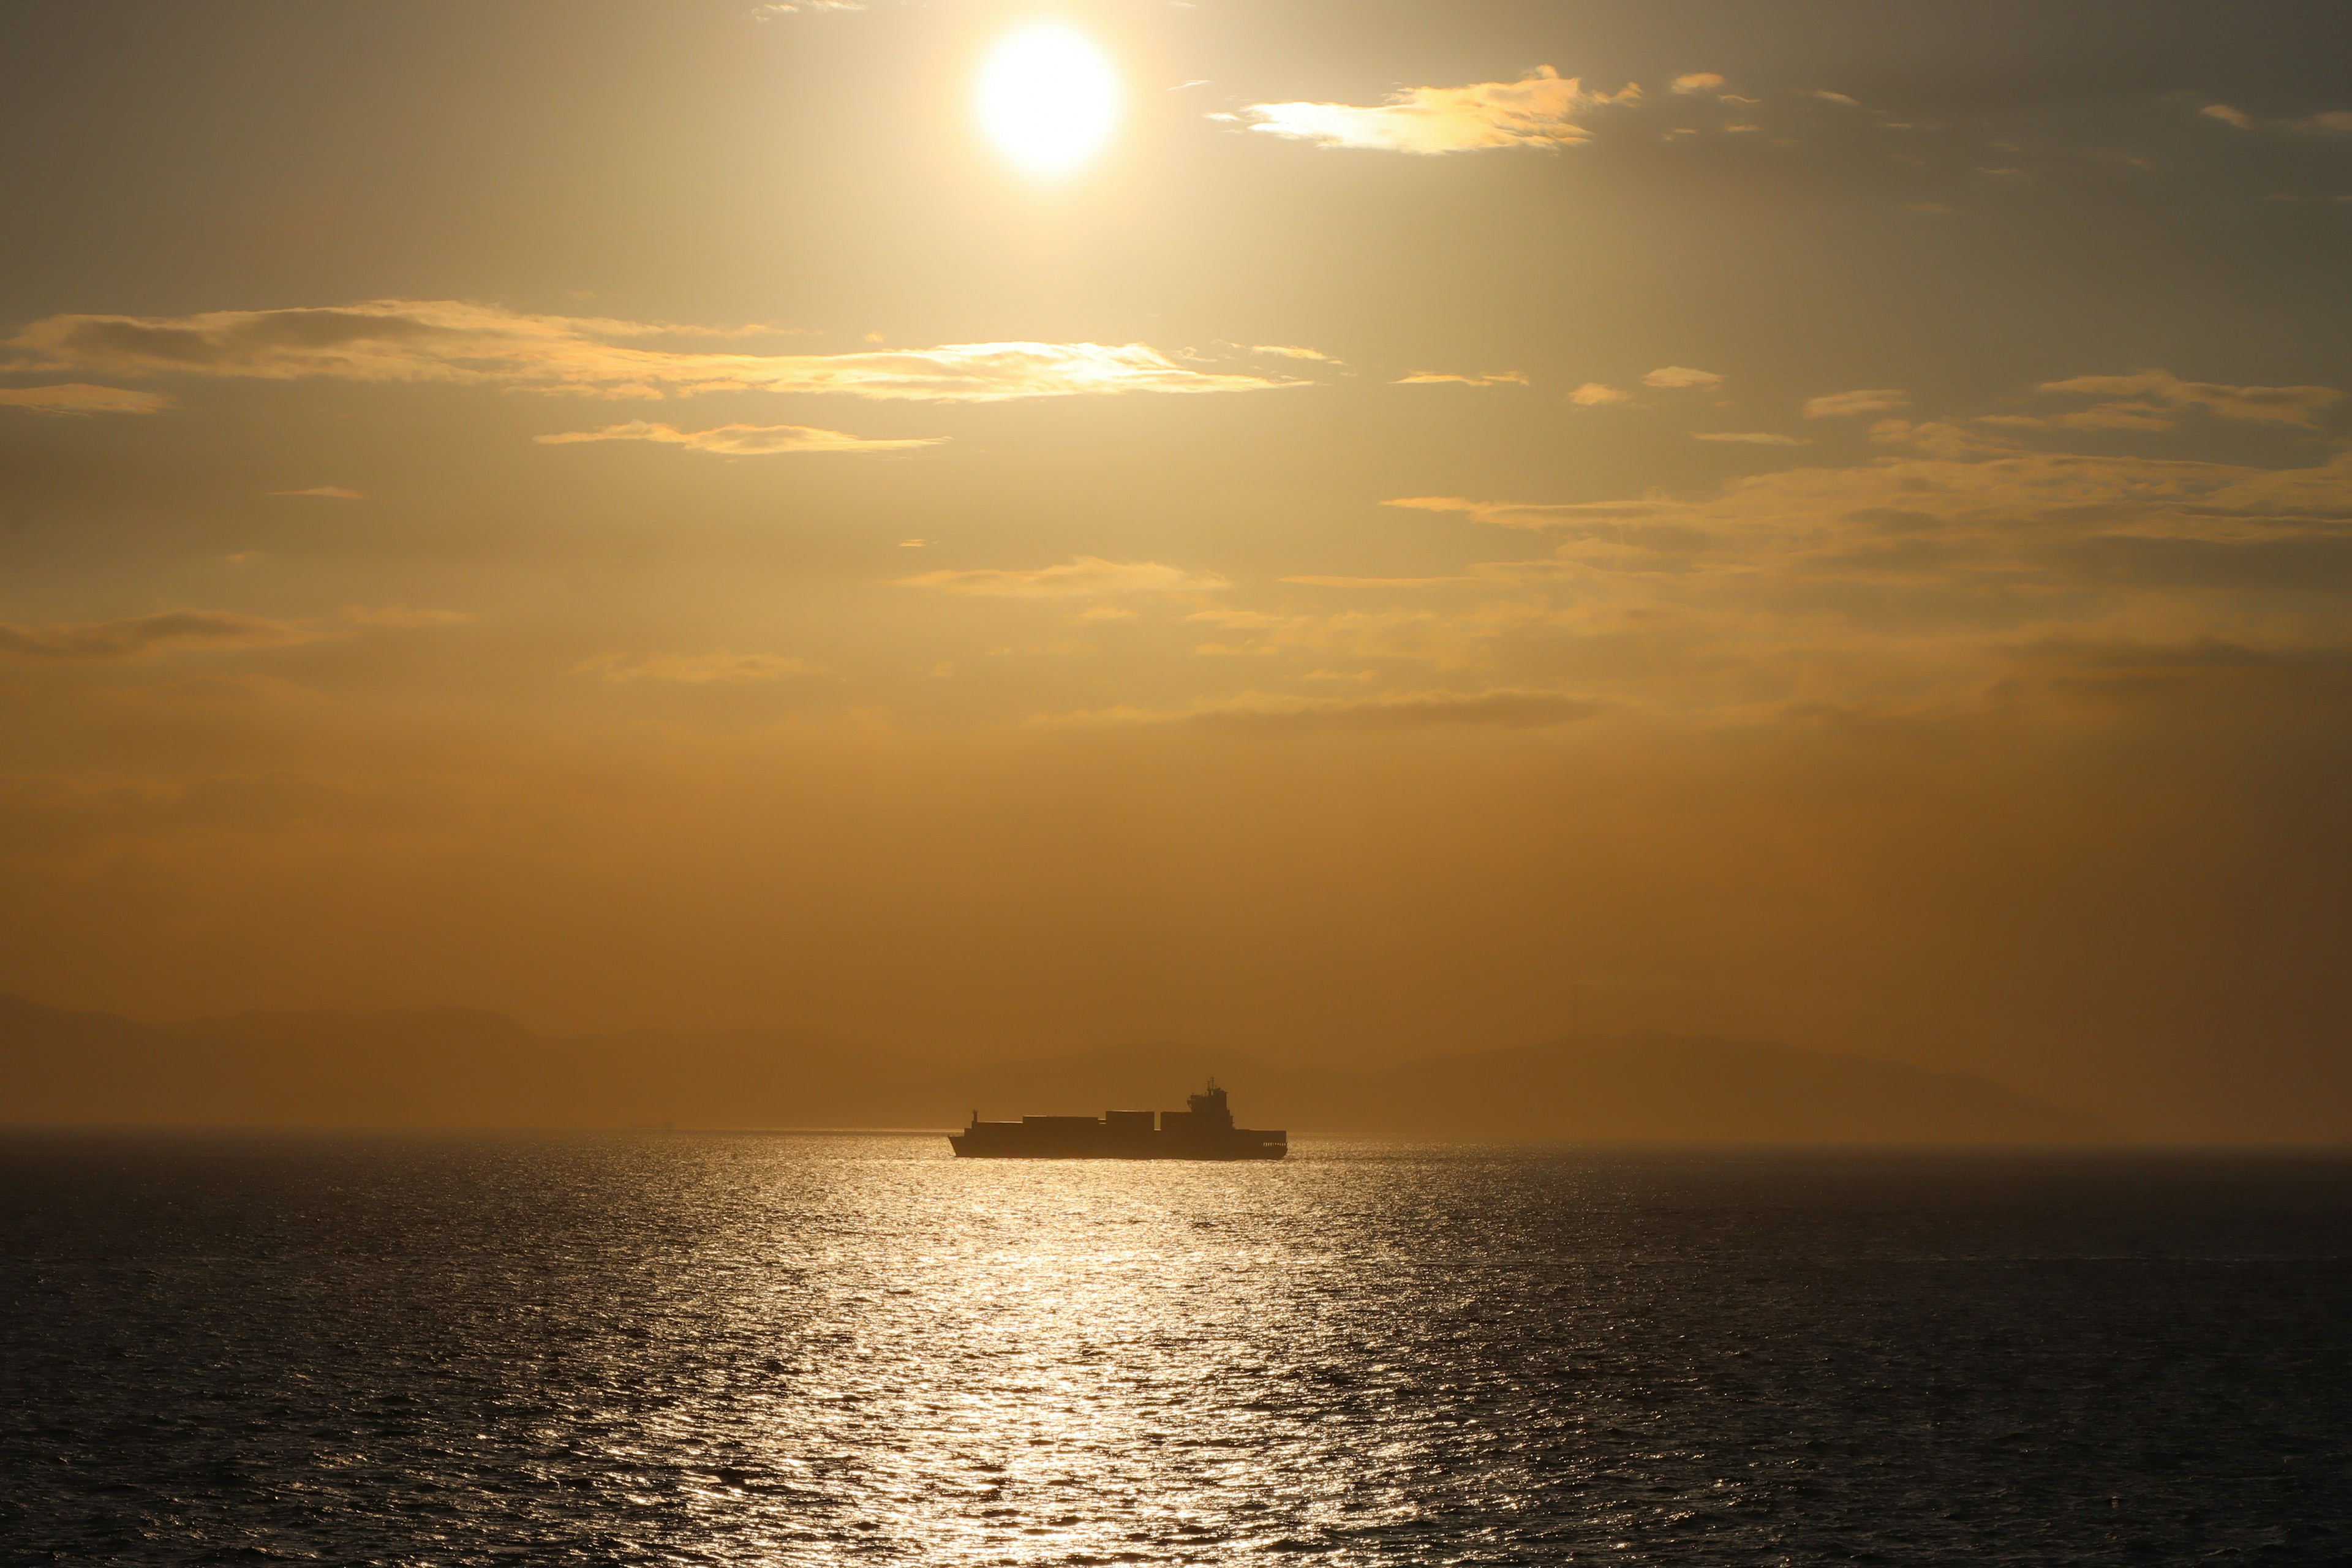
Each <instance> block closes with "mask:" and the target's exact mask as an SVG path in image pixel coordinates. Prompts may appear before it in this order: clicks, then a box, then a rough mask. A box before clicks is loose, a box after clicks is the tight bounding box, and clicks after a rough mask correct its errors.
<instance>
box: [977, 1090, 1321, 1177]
mask: <svg viewBox="0 0 2352 1568" xmlns="http://www.w3.org/2000/svg"><path fill="white" fill-rule="evenodd" d="M1185 1104H1186V1105H1187V1106H1188V1107H1189V1109H1187V1110H1161V1111H1150V1110H1106V1111H1104V1112H1103V1113H1102V1114H1101V1115H1100V1116H1024V1117H1023V1118H1022V1119H1021V1120H1020V1121H982V1120H981V1119H980V1112H979V1111H977V1110H975V1111H973V1112H972V1113H971V1125H970V1126H969V1127H966V1128H965V1129H964V1130H963V1131H961V1132H956V1133H951V1134H950V1135H949V1138H948V1142H950V1143H951V1144H953V1145H954V1146H955V1152H957V1153H958V1154H959V1155H961V1156H962V1157H964V1158H965V1159H972V1160H1279V1159H1281V1158H1282V1157H1283V1156H1284V1155H1285V1154H1287V1153H1288V1152H1290V1136H1289V1134H1288V1133H1286V1132H1267V1131H1257V1130H1255V1129H1252V1128H1247V1127H1236V1126H1234V1113H1233V1110H1232V1108H1231V1107H1230V1106H1228V1105H1227V1104H1226V1103H1225V1091H1224V1090H1223V1089H1219V1088H1218V1087H1217V1080H1216V1079H1210V1080H1209V1087H1208V1089H1207V1091H1206V1092H1205V1093H1202V1094H1195V1095H1192V1096H1191V1097H1189V1098H1188V1099H1187V1100H1185ZM1155 1121H1156V1123H1157V1125H1155V1124H1154V1123H1155Z"/></svg>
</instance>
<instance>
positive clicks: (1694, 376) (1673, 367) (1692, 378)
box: [1642, 364, 1723, 392]
mask: <svg viewBox="0 0 2352 1568" xmlns="http://www.w3.org/2000/svg"><path fill="white" fill-rule="evenodd" d="M1642 384H1643V386H1654V387H1656V388H1658V389H1659V390H1661V391H1669V392H1670V391H1674V390H1675V389H1677V388H1680V387H1686V386H1721V385H1722V384H1723V377H1721V376H1719V375H1717V374H1715V372H1713V371H1711V370H1693V369H1691V367H1690V366H1688V365H1686V364H1667V365H1660V366H1659V367H1658V368H1657V369H1655V370H1654V371H1652V372H1650V374H1647V375H1645V376H1643V378H1642Z"/></svg>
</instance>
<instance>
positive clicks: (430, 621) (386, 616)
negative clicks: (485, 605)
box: [343, 605, 481, 630]
mask: <svg viewBox="0 0 2352 1568" xmlns="http://www.w3.org/2000/svg"><path fill="white" fill-rule="evenodd" d="M480 618H481V617H480V616H475V615H472V614H469V613H468V612H467V611H464V610H418V609H411V608H409V607H408V606H407V605H378V606H375V607H373V608H371V607H369V606H368V605H344V606H343V619H345V620H347V621H355V622H357V623H358V624H359V625H361V626H388V627H396V628H400V629H403V630H422V629H424V628H425V627H429V626H471V625H472V624H473V623H474V622H476V621H477V620H479V619H480Z"/></svg>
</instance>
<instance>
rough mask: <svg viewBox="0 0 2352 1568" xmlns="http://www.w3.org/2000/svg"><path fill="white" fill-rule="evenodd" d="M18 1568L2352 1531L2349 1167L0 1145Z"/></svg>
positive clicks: (2181, 1542)
mask: <svg viewBox="0 0 2352 1568" xmlns="http://www.w3.org/2000/svg"><path fill="white" fill-rule="evenodd" d="M0 1405H5V1426H0V1540H5V1542H7V1551H8V1552H9V1554H10V1561H16V1562H47V1561H53V1560H54V1561H61V1562H70V1563H205V1562H218V1561H245V1560H270V1559H278V1558H285V1559H293V1560H303V1561H311V1562H320V1563H818V1562H838V1561H844V1560H855V1559H860V1558H863V1559H867V1560H872V1561H878V1562H892V1563H897V1562H907V1563H1118V1562H1136V1563H1261V1562H1283V1563H1291V1562H1316V1561H1326V1562H1335V1563H1440V1562H1478V1563H1565V1562H1603V1563H1652V1562H1654V1563H1734V1562H1737V1563H1752V1562H1765V1563H1777V1562H1792V1563H1814V1562H1826V1561H1878V1562H1889V1563H1927V1562H1950V1561H1956V1560H1959V1559H1961V1558H1966V1559H1968V1560H1969V1561H1971V1562H1980V1563H2158V1562H2164V1563H2177V1562H2182V1561H2186V1560H2189V1559H2191V1558H2198V1557H2204V1556H2222V1557H2233V1558H2236V1559H2238V1560H2241V1561H2252V1562H2261V1563H2321V1562H2341V1561H2345V1560H2347V1558H2352V1163H2346V1162H2344V1161H2340V1160H2339V1161H2326V1160H2312V1159H2303V1160H2297V1159H2252V1158H2224V1157H2198V1158H2186V1157H2183V1158H2165V1159H2154V1158H2144V1157H2117V1156H2105V1157H2090V1156H2007V1155H1999V1156H1996V1155H1964V1156H1955V1155H1878V1154H1871V1155H1856V1154H1838V1155H1824V1154H1807V1155H1790V1154H1770V1155H1741V1154H1680V1155H1665V1154H1658V1155H1636V1154H1624V1153H1596V1152H1561V1151H1534V1150H1524V1149H1520V1150H1513V1149H1476V1148H1468V1147H1459V1146H1457V1147H1450V1148H1449V1147H1435V1146H1413V1145H1404V1144H1344V1143H1319V1144H1318V1143H1302V1144H1301V1145H1299V1146H1298V1151H1297V1153H1295V1154H1294V1155H1293V1157H1292V1158H1291V1160H1289V1161H1288V1162H1286V1163H1283V1164H1279V1165H1245V1166H1216V1165H1172V1164H1142V1165H1139V1164H1104V1163H1076V1164H1060V1163H1054V1164H1028V1163H994V1162H991V1163H972V1162H963V1163H958V1162H955V1161H953V1160H950V1158H948V1157H947V1145H946V1142H945V1141H944V1140H943V1139H940V1138H937V1137H931V1138H904V1137H889V1136H874V1137H864V1136H824V1135H814V1136H757V1135H744V1136H723V1135H686V1134H677V1135H656V1134H647V1135H643V1136H608V1137H586V1136H583V1137H578V1138H563V1139H553V1138H542V1139H526V1138H488V1137H485V1138H440V1139H425V1138H390V1137H384V1138H359V1137H345V1138H328V1137H323V1136H321V1137H296V1136H273V1137H229V1136H210V1137H205V1136H194V1135H135V1136H134V1135H129V1134H121V1135H74V1136H64V1135H58V1136H49V1135H32V1134H17V1135H14V1136H11V1137H8V1138H5V1139H0Z"/></svg>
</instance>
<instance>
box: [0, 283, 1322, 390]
mask: <svg viewBox="0 0 2352 1568" xmlns="http://www.w3.org/2000/svg"><path fill="white" fill-rule="evenodd" d="M741 331H756V332H765V331H769V329H765V328H757V329H743V330H741ZM735 335H738V333H737V332H736V331H712V330H709V329H703V328H693V327H680V326H676V325H669V324H663V323H654V322H642V321H608V320H602V319H593V318H588V317H575V316H533V315H526V314H522V313H520V312H517V311H512V310H502V309H499V307H496V306H489V305H471V304H465V303H461V302H457V301H454V300H374V301H371V302H367V303H363V304H358V305H350V306H345V307H342V308H341V309H335V310H215V311H211V312H207V313H205V314H202V315H195V316H182V317H168V318H166V317H140V316H95V315H71V316H51V317H48V318H47V319H45V320H43V321H36V322H34V323H33V324H32V325H31V326H29V327H26V329H25V330H24V331H21V332H19V333H17V334H16V337H14V338H11V339H9V340H7V341H6V342H5V344H0V347H5V348H6V349H8V350H10V351H11V352H13V353H15V355H16V357H17V361H18V363H17V365H16V368H17V369H19V370H24V369H32V370H85V371H97V372H101V373H104V374H125V375H171V374H179V375H205V376H226V377H243V378H257V379H262V380H273V381H291V380H302V379H311V378H333V379H339V380H345V381H366V382H445V383H457V384H475V385H499V386H514V387H520V388H524V389H528V390H533V391H541V392H562V393H572V394H579V395H593V396H604V397H642V398H656V399H658V398H661V397H665V396H670V395H680V396H683V395H691V394H694V393H700V392H783V393H839V394H844V395H850V396H855V397H866V398H879V399H903V400H909V401H916V402H930V403H993V402H1001V401H1004V400H1008V399H1013V398H1026V397H1067V396H1075V395H1084V394H1108V393H1123V392H1159V393H1216V392H1255V391H1263V390H1265V389H1268V388H1272V387H1277V386H1300V385H1306V384H1307V383H1305V382H1298V381H1292V380H1286V379H1280V378H1274V379H1269V378H1267V377H1265V376H1260V375H1254V374H1236V373H1221V372H1211V371H1202V370H1195V369H1192V368H1191V367H1190V366H1187V365H1182V364H1179V363H1176V362H1175V361H1173V360H1171V359H1170V358H1169V357H1167V356H1166V355H1165V354H1162V353H1160V351H1159V350H1157V349H1153V348H1150V347H1148V346H1146V345H1145V344H1142V343H1125V344H1106V343H1040V342H998V343H950V344H947V345H945V346H943V347H940V348H933V349H877V350H872V351H867V352H860V353H845V354H758V353H734V352H712V351H709V350H704V349H685V348H676V347H645V346H641V344H642V342H643V341H644V340H648V339H660V338H664V337H667V338H673V339H677V338H684V339H698V338H709V337H729V336H735ZM614 340H622V341H618V342H616V341H614Z"/></svg>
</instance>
